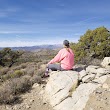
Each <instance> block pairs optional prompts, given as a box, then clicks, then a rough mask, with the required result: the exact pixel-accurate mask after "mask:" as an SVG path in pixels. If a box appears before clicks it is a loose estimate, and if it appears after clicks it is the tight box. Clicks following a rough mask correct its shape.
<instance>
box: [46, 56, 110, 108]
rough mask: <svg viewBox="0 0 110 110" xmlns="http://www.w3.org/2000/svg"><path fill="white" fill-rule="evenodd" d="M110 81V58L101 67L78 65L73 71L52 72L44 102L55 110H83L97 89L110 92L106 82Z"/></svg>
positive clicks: (105, 59)
mask: <svg viewBox="0 0 110 110" xmlns="http://www.w3.org/2000/svg"><path fill="white" fill-rule="evenodd" d="M108 78H109V79H110V57H106V58H104V60H103V62H102V63H101V66H94V65H89V66H86V65H80V66H79V65H76V66H75V67H74V70H73V71H57V72H51V73H50V78H49V79H48V81H47V84H46V88H45V90H44V91H45V94H44V100H47V101H48V102H49V103H50V104H51V105H52V107H53V109H55V110H83V109H84V108H85V107H86V106H87V102H88V100H89V98H90V94H92V93H93V92H94V91H95V90H96V89H97V88H100V87H103V88H105V89H106V91H108V92H110V87H109V85H108V84H107V83H105V81H106V80H107V79H108Z"/></svg>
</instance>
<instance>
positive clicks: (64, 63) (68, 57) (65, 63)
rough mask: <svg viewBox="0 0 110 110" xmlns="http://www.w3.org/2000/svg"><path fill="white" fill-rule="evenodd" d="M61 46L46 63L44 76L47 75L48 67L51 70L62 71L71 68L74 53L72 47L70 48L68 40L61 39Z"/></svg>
mask: <svg viewBox="0 0 110 110" xmlns="http://www.w3.org/2000/svg"><path fill="white" fill-rule="evenodd" d="M63 47H64V48H63V49H61V50H60V51H59V52H58V54H57V55H56V56H55V57H54V58H53V59H52V60H51V61H50V62H49V63H48V64H47V68H46V72H45V74H44V76H45V77H48V76H49V75H48V73H49V69H51V70H52V71H57V70H59V71H64V70H72V69H73V65H74V53H73V51H72V49H70V44H69V41H68V40H64V41H63ZM59 62H60V63H59ZM56 63H59V64H56Z"/></svg>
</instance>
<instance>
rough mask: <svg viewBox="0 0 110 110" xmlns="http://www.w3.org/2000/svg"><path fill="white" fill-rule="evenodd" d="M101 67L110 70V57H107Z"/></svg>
mask: <svg viewBox="0 0 110 110" xmlns="http://www.w3.org/2000/svg"><path fill="white" fill-rule="evenodd" d="M101 65H102V66H103V67H105V68H108V69H110V57H105V58H104V60H103V61H102V63H101Z"/></svg>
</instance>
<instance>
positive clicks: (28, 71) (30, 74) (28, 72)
mask: <svg viewBox="0 0 110 110" xmlns="http://www.w3.org/2000/svg"><path fill="white" fill-rule="evenodd" d="M26 72H27V75H29V76H33V75H34V72H35V69H34V68H33V67H32V68H26Z"/></svg>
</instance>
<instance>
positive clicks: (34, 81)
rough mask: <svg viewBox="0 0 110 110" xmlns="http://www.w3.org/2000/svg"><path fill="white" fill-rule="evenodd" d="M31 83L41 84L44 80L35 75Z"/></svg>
mask: <svg viewBox="0 0 110 110" xmlns="http://www.w3.org/2000/svg"><path fill="white" fill-rule="evenodd" d="M30 81H31V83H32V84H34V83H38V84H41V83H42V79H41V77H40V76H38V75H34V76H33V77H31V79H30Z"/></svg>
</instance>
